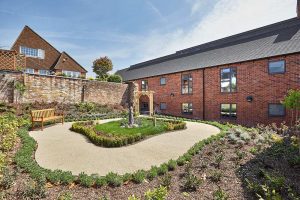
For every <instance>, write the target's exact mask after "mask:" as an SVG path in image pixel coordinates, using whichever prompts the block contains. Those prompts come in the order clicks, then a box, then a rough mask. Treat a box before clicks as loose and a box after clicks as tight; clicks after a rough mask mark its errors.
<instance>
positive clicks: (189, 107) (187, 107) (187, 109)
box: [182, 103, 193, 114]
mask: <svg viewBox="0 0 300 200" xmlns="http://www.w3.org/2000/svg"><path fill="white" fill-rule="evenodd" d="M182 113H183V114H192V113H193V104H192V103H183V104H182Z"/></svg>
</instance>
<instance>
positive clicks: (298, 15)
mask: <svg viewBox="0 0 300 200" xmlns="http://www.w3.org/2000/svg"><path fill="white" fill-rule="evenodd" d="M297 17H298V18H300V0H297Z"/></svg>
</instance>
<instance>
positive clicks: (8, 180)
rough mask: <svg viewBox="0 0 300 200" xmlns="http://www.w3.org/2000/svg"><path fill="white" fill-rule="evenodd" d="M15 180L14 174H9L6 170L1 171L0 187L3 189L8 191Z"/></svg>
mask: <svg viewBox="0 0 300 200" xmlns="http://www.w3.org/2000/svg"><path fill="white" fill-rule="evenodd" d="M15 178H16V173H10V171H9V170H8V168H4V169H3V175H2V177H1V179H0V180H1V181H0V186H1V187H2V188H4V189H9V188H10V187H11V186H12V185H13V183H14V180H15Z"/></svg>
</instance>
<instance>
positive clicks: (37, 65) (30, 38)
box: [0, 26, 87, 78]
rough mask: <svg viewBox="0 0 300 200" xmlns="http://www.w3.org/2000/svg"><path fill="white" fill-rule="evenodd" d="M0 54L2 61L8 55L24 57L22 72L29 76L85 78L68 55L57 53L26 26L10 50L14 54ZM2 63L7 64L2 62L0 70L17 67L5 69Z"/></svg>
mask: <svg viewBox="0 0 300 200" xmlns="http://www.w3.org/2000/svg"><path fill="white" fill-rule="evenodd" d="M0 52H1V55H2V57H3V59H2V60H4V59H5V60H8V55H9V56H10V57H12V56H13V55H14V54H21V55H25V56H26V67H25V69H24V70H25V72H26V73H29V74H40V75H66V76H70V77H76V78H78V77H85V76H86V73H87V71H86V70H85V69H84V68H83V67H82V66H81V65H80V64H79V63H78V62H76V61H75V60H74V59H73V58H72V57H71V56H70V55H68V54H67V53H66V52H59V51H58V50H57V49H56V48H55V47H53V46H52V45H51V44H50V43H48V42H47V41H46V40H45V39H43V38H42V37H41V36H40V35H38V34H37V33H36V32H34V31H33V30H32V29H31V28H30V27H28V26H25V27H24V29H23V30H22V32H21V33H20V35H19V36H18V38H17V40H16V41H15V43H14V44H13V46H12V48H11V52H15V53H11V54H8V52H7V51H5V50H0ZM4 53H5V54H4ZM1 55H0V56H1ZM10 60H12V59H10ZM0 61H1V58H0ZM1 62H2V61H1ZM3 63H4V64H5V63H7V62H4V61H3V62H2V65H1V64H0V66H2V67H0V69H5V70H6V69H7V68H8V67H9V69H10V68H18V67H19V66H13V65H10V66H6V68H5V66H3V65H4V64H3ZM6 65H7V64H6Z"/></svg>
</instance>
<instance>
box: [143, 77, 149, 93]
mask: <svg viewBox="0 0 300 200" xmlns="http://www.w3.org/2000/svg"><path fill="white" fill-rule="evenodd" d="M147 90H148V81H146V80H143V81H142V91H147Z"/></svg>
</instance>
